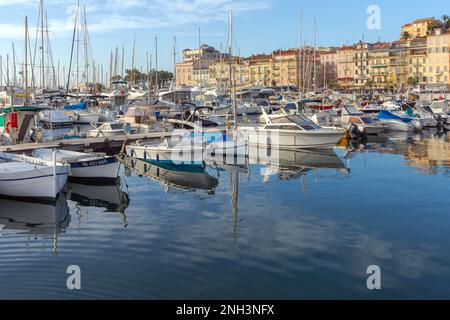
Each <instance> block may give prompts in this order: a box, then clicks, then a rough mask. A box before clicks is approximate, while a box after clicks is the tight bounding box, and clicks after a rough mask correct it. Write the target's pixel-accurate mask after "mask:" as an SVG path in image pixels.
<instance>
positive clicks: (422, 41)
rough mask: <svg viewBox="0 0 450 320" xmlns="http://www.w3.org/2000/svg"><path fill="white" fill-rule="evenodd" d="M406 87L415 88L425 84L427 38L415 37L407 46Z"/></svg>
mask: <svg viewBox="0 0 450 320" xmlns="http://www.w3.org/2000/svg"><path fill="white" fill-rule="evenodd" d="M407 62H408V67H407V68H408V85H410V86H416V85H419V84H425V83H426V82H427V77H426V67H427V38H426V37H416V38H414V39H412V40H411V41H409V44H408V58H407Z"/></svg>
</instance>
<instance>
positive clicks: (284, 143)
mask: <svg viewBox="0 0 450 320" xmlns="http://www.w3.org/2000/svg"><path fill="white" fill-rule="evenodd" d="M241 130H243V132H245V133H246V134H247V137H248V144H249V145H260V146H273V147H278V148H282V149H317V148H319V149H320V148H333V147H335V146H336V145H337V143H338V142H339V141H340V140H341V138H342V137H343V135H344V133H345V132H344V130H332V129H324V130H323V131H322V132H320V133H319V132H314V133H310V132H305V131H298V132H297V131H292V130H268V129H260V128H250V129H241ZM241 132H242V131H241Z"/></svg>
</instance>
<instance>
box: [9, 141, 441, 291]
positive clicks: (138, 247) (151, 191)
mask: <svg viewBox="0 0 450 320" xmlns="http://www.w3.org/2000/svg"><path fill="white" fill-rule="evenodd" d="M277 156H279V160H278V159H277ZM277 156H274V155H270V154H268V153H267V152H266V151H262V152H261V151H260V150H253V152H252V153H251V154H250V159H249V164H248V165H247V166H240V167H237V166H231V165H223V164H220V163H215V164H213V163H211V164H208V166H207V167H206V169H205V170H203V169H202V168H201V167H196V168H179V167H178V168H173V167H170V166H165V167H156V166H153V165H150V164H144V163H140V162H133V163H129V166H131V167H133V168H122V177H121V184H120V186H85V185H79V184H69V185H68V186H67V188H66V189H67V190H66V194H65V195H64V196H62V197H60V199H59V200H58V203H57V204H56V206H49V205H41V204H30V203H21V202H14V201H10V200H0V298H26V299H31V298H51V299H57V298H63V299H82V298H94V299H116V298H117V299H132V298H143V299H197V298H201V299H241V298H255V299H301V298H319V299H328V298H345V299H347V298H362V299H372V298H376V299H381V298H387V299H398V298H408V299H415V298H447V299H448V298H450V268H449V266H450V250H449V245H450V197H449V194H450V138H449V137H447V136H445V135H438V134H431V133H425V134H424V135H421V136H412V137H405V136H402V135H397V136H396V135H392V136H390V137H389V138H388V139H378V141H369V142H368V143H367V144H366V145H364V146H361V145H359V146H357V145H355V146H352V147H351V150H349V151H345V150H341V149H339V150H336V155H335V154H333V153H330V152H297V153H294V152H282V153H280V154H279V155H277ZM70 265H78V266H80V268H81V270H82V290H80V291H69V290H68V289H67V287H66V279H67V277H68V275H67V274H66V268H67V267H68V266H70ZM369 265H379V266H380V268H381V270H382V290H381V291H377V292H373V291H369V290H368V289H367V287H366V279H367V277H368V275H367V274H366V269H367V267H368V266H369Z"/></svg>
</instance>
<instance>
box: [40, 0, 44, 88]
mask: <svg viewBox="0 0 450 320" xmlns="http://www.w3.org/2000/svg"><path fill="white" fill-rule="evenodd" d="M40 4H41V14H40V17H41V86H42V90H44V89H45V57H44V56H45V53H44V0H41V2H40Z"/></svg>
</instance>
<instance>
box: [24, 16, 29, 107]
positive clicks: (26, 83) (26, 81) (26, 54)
mask: <svg viewBox="0 0 450 320" xmlns="http://www.w3.org/2000/svg"><path fill="white" fill-rule="evenodd" d="M24 80H25V81H24V83H25V84H24V89H25V101H24V106H28V17H25V66H24Z"/></svg>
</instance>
